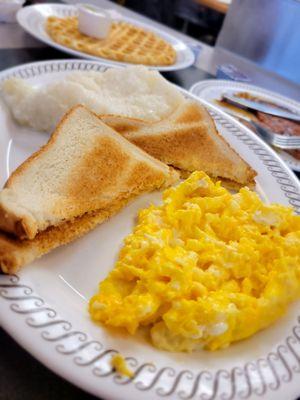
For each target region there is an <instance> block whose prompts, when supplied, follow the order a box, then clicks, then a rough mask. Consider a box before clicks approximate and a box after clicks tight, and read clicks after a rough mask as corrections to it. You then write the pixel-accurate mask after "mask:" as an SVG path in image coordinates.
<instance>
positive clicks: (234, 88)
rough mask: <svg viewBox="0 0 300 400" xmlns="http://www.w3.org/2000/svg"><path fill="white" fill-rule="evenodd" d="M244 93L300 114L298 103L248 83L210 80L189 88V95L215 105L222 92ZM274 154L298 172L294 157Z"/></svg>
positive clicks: (297, 164) (299, 166)
mask: <svg viewBox="0 0 300 400" xmlns="http://www.w3.org/2000/svg"><path fill="white" fill-rule="evenodd" d="M245 91H246V92H248V93H250V94H251V95H253V96H258V97H263V98H264V99H266V100H267V101H268V100H269V101H272V102H274V101H275V102H276V103H277V104H278V105H279V106H283V107H284V106H288V108H290V109H291V110H292V111H294V112H295V113H297V114H300V103H298V102H297V101H295V100H292V99H290V98H288V97H284V96H281V95H280V94H278V93H275V92H271V91H269V90H266V89H262V88H260V87H258V86H254V85H249V84H248V83H241V82H234V81H226V80H221V79H220V80H219V79H218V80H216V79H212V80H206V81H201V82H197V83H195V84H194V85H193V86H192V87H191V88H190V92H191V93H193V94H194V95H196V96H198V97H200V98H201V99H203V100H206V101H208V102H209V103H211V104H215V100H216V99H220V98H221V95H222V94H223V93H224V92H228V93H237V92H245ZM216 106H217V107H218V108H222V107H221V106H219V105H216ZM222 110H224V111H225V112H226V111H227V110H226V108H225V107H224V108H222ZM276 152H277V153H278V154H279V155H280V157H281V158H282V159H283V160H284V161H285V162H286V163H287V165H288V166H289V167H290V168H291V169H293V170H294V171H298V172H300V160H297V159H296V158H295V157H293V156H291V155H290V154H288V153H287V152H285V151H283V150H279V149H276Z"/></svg>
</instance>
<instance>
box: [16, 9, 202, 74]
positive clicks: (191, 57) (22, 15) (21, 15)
mask: <svg viewBox="0 0 300 400" xmlns="http://www.w3.org/2000/svg"><path fill="white" fill-rule="evenodd" d="M46 7H54V8H59V9H72V10H75V9H76V7H75V6H74V5H71V4H58V3H43V4H34V5H30V6H27V7H23V8H21V9H20V10H19V11H18V12H17V14H16V19H17V22H18V24H19V25H20V26H21V27H22V28H23V29H24V30H25V31H26V32H27V33H29V34H30V35H32V36H33V37H35V38H36V39H37V40H39V41H41V42H43V43H45V44H47V45H48V46H50V47H53V48H56V49H58V50H59V51H62V52H64V53H67V54H70V55H72V56H75V57H80V58H83V59H89V60H93V61H98V62H101V63H102V64H105V65H108V66H123V67H125V66H127V65H138V64H131V63H126V62H121V61H114V60H109V59H106V58H102V57H97V56H93V55H90V54H87V53H83V52H81V51H77V50H73V49H71V48H68V47H66V46H64V45H62V44H59V43H56V42H54V41H53V40H52V39H51V38H49V39H48V38H44V37H42V36H40V35H39V33H38V32H35V31H34V30H32V29H31V27H30V26H29V25H28V23H27V19H26V17H28V15H29V16H30V13H31V12H35V11H36V10H39V9H41V8H46ZM122 18H123V19H124V20H126V21H128V22H130V23H134V24H136V25H138V26H142V27H144V28H146V29H149V30H150V31H152V32H154V33H156V34H158V35H160V36H162V37H163V38H165V40H167V41H168V38H170V39H171V40H173V41H177V42H178V43H179V44H180V45H182V46H184V53H185V54H186V61H184V62H181V63H179V64H176V63H175V64H173V65H169V66H146V67H148V68H150V69H153V70H157V71H162V72H168V71H178V70H181V69H185V68H188V67H190V66H191V65H193V64H194V62H195V54H194V52H193V51H192V49H191V48H190V47H189V46H188V45H187V44H186V43H185V42H184V41H183V40H182V39H179V38H177V37H176V36H174V35H172V34H171V33H169V32H163V31H162V30H161V29H159V28H157V27H155V26H154V27H152V26H151V25H150V24H148V23H146V22H142V21H135V20H134V19H133V18H130V17H126V16H122Z"/></svg>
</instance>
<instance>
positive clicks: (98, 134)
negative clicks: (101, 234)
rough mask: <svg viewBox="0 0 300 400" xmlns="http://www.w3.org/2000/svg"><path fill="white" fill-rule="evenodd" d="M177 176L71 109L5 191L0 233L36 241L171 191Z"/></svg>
mask: <svg viewBox="0 0 300 400" xmlns="http://www.w3.org/2000/svg"><path fill="white" fill-rule="evenodd" d="M177 178H178V174H177V172H175V171H174V170H172V169H170V168H169V167H168V166H167V165H165V164H163V163H162V162H160V161H158V160H156V159H154V158H153V157H151V156H150V155H149V154H147V153H145V152H144V151H142V150H141V149H139V148H138V147H136V146H135V145H133V144H132V143H130V142H129V141H127V140H126V139H125V138H124V137H122V136H121V135H119V134H118V133H116V132H115V131H114V130H113V129H111V128H110V127H108V126H107V125H105V124H104V123H103V122H102V121H101V120H100V119H99V118H98V117H97V116H96V115H95V114H93V113H92V112H90V111H89V110H88V109H86V108H85V107H83V106H76V107H74V108H73V109H71V110H70V111H69V112H68V113H67V114H66V115H65V116H64V117H63V119H62V120H61V122H60V123H59V125H58V126H57V128H56V130H55V131H54V133H53V134H52V136H51V137H50V139H49V141H48V143H47V144H46V145H45V146H43V147H42V148H41V149H40V150H38V151H37V152H36V153H35V154H33V155H32V156H31V157H29V159H28V160H26V161H25V162H24V163H23V164H22V165H20V166H19V167H18V168H17V169H16V171H15V172H14V173H13V174H12V175H11V176H10V178H9V179H8V181H7V183H6V185H5V188H4V189H3V190H2V191H1V192H0V229H2V230H4V231H6V232H10V233H13V234H15V235H17V236H18V237H19V238H20V239H33V238H34V237H35V236H36V235H37V233H38V232H40V231H44V230H45V229H47V228H48V227H50V226H56V225H59V224H61V223H63V222H65V221H72V220H73V219H74V218H76V217H78V216H81V215H83V214H85V213H89V212H93V211H97V210H100V209H106V208H107V207H109V206H110V205H111V204H113V203H118V202H120V201H122V200H124V199H127V198H130V197H133V196H135V195H138V194H140V193H143V192H148V191H151V190H154V189H158V188H161V187H164V186H168V185H169V184H171V183H173V182H174V181H175V180H176V179H177Z"/></svg>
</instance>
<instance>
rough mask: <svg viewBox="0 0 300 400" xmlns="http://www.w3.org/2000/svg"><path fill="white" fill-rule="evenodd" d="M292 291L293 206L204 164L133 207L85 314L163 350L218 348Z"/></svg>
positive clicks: (278, 308)
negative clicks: (141, 335)
mask: <svg viewBox="0 0 300 400" xmlns="http://www.w3.org/2000/svg"><path fill="white" fill-rule="evenodd" d="M298 297H300V216H296V215H294V214H293V211H292V209H291V208H288V207H284V206H281V205H277V204H273V205H266V204H264V203H263V202H262V201H261V200H260V199H259V197H258V196H257V194H256V193H254V192H252V191H250V190H249V189H248V188H242V189H241V190H240V191H239V193H236V194H231V193H230V192H228V191H227V190H226V189H225V188H223V187H222V186H221V184H220V183H219V182H218V183H216V184H214V183H213V182H212V181H211V180H210V179H209V177H208V176H207V175H206V174H205V173H203V172H195V173H193V174H192V175H191V176H190V177H189V178H188V179H187V180H186V181H185V182H183V183H181V184H180V185H179V186H177V187H175V188H171V189H168V190H166V191H165V192H164V195H163V204H162V205H160V206H154V205H151V206H150V207H149V208H148V209H145V210H142V211H140V213H139V219H138V224H137V226H136V227H135V229H134V232H133V233H132V234H130V235H129V236H128V237H127V238H126V239H125V245H124V247H123V248H122V250H121V252H120V254H119V259H118V261H117V264H116V266H115V268H114V269H113V270H112V271H111V272H110V274H109V276H108V277H107V278H106V279H105V280H104V281H103V282H102V283H100V287H99V293H98V294H96V295H95V296H94V297H93V298H92V299H91V301H90V314H91V316H92V318H93V319H94V320H95V321H101V322H102V323H104V324H105V325H108V326H112V327H118V328H125V329H126V330H127V331H128V332H129V333H130V334H134V333H135V332H136V330H137V329H138V328H139V327H140V326H146V327H148V329H149V332H150V337H151V340H152V343H153V344H154V345H155V346H157V347H158V348H161V349H165V350H169V351H193V350H196V349H200V348H204V349H208V350H216V349H220V348H225V347H227V346H228V345H229V344H230V343H232V342H235V341H238V340H241V339H245V338H247V337H249V336H251V335H253V334H254V333H255V332H257V331H259V330H261V329H264V328H266V327H267V326H268V325H270V324H271V323H273V322H274V321H275V320H276V319H278V318H279V317H280V316H281V315H282V314H283V313H284V312H285V310H286V307H287V305H288V303H290V302H291V301H293V300H294V299H296V298H298Z"/></svg>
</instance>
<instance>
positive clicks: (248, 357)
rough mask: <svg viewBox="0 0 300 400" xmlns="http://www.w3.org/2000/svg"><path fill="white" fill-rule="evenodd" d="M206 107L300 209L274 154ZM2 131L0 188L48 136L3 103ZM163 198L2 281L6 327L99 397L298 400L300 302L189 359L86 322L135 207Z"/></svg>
mask: <svg viewBox="0 0 300 400" xmlns="http://www.w3.org/2000/svg"><path fill="white" fill-rule="evenodd" d="M105 68H106V67H104V66H102V65H101V64H99V63H97V62H92V61H80V60H62V61H47V62H40V63H34V64H27V65H22V66H19V67H16V68H12V69H9V70H6V71H3V72H2V73H0V82H1V81H2V80H4V79H6V78H8V77H11V76H17V77H23V78H25V79H28V80H29V81H30V82H33V83H35V84H37V85H42V84H45V83H47V82H52V81H57V80H59V79H63V78H64V76H65V75H66V74H67V73H69V71H72V70H83V71H84V70H89V69H92V70H96V71H103V70H105ZM183 92H184V93H185V95H186V96H187V97H192V95H190V94H189V93H188V92H186V91H183ZM195 99H196V98H195ZM197 101H199V100H197ZM206 106H207V108H208V109H209V111H210V112H211V114H212V116H213V117H214V119H215V121H216V123H217V126H218V128H219V130H220V132H221V134H222V135H223V136H224V137H225V138H226V139H227V140H228V141H229V142H230V144H231V145H232V146H233V147H234V148H235V149H236V151H237V152H238V153H240V155H241V156H243V157H244V158H245V159H246V160H247V162H248V163H249V164H251V166H253V167H254V168H255V169H256V170H257V172H258V177H257V190H258V192H259V193H260V195H261V196H262V197H263V198H264V199H265V200H266V201H276V202H279V203H282V204H285V205H293V206H294V207H295V208H296V209H297V210H298V211H300V188H299V182H298V180H297V179H296V177H295V176H294V174H293V173H292V172H291V171H290V169H289V168H288V167H287V166H286V165H285V164H284V163H283V162H282V160H281V159H280V158H279V157H278V156H277V155H276V153H274V152H273V151H272V150H271V149H270V148H269V147H268V146H267V145H266V144H265V143H264V142H263V141H261V140H260V139H259V138H258V137H257V136H256V135H255V134H254V133H252V132H251V131H250V130H248V129H247V128H245V127H244V126H243V125H241V124H239V123H238V122H236V121H235V120H234V119H233V118H231V117H229V116H227V115H226V114H225V113H223V112H222V111H220V110H218V109H217V108H215V107H213V106H210V105H208V104H206ZM0 125H1V133H0V153H1V154H0V185H2V184H4V182H5V180H6V179H7V177H8V175H9V174H10V173H11V171H12V170H13V169H14V168H16V167H17V165H18V164H20V162H22V161H23V160H24V159H25V158H26V157H28V156H29V155H30V154H31V153H32V152H33V151H35V150H36V149H37V148H38V147H39V146H41V145H42V144H43V143H45V141H46V140H47V138H48V136H47V135H46V134H44V133H38V132H33V131H31V130H29V129H26V128H21V127H19V126H18V125H16V124H15V123H14V122H13V121H12V119H11V116H10V114H9V113H8V110H7V109H6V107H5V106H4V104H3V103H1V104H0ZM160 199H161V194H160V193H154V194H149V195H144V196H141V197H140V198H138V199H137V200H135V201H133V202H132V203H131V204H130V205H129V206H127V207H126V208H125V209H123V211H121V212H120V213H119V214H118V215H116V216H115V217H113V218H111V219H110V220H109V221H108V222H106V223H104V224H103V225H100V226H99V227H98V228H96V229H95V230H94V231H93V232H90V233H89V234H87V235H86V236H84V237H83V238H81V239H79V240H77V241H75V242H74V243H72V244H70V245H68V246H64V247H62V248H59V249H57V250H55V251H52V252H51V253H50V254H48V255H47V256H45V257H43V258H41V259H40V260H38V261H36V262H34V263H33V264H31V265H29V266H27V267H25V268H24V269H23V270H21V271H20V273H19V275H18V276H13V277H11V276H4V275H0V320H1V324H2V326H3V328H4V329H5V330H6V331H7V332H8V333H9V334H10V335H11V336H12V337H14V338H15V340H16V341H17V342H19V343H20V344H21V345H22V346H23V347H24V348H25V349H26V350H28V351H29V352H30V353H31V354H32V355H34V356H35V357H36V358H37V359H38V360H40V361H41V362H42V363H43V364H45V365H46V366H47V367H49V368H50V369H52V370H53V371H55V372H56V373H57V374H59V375H61V376H63V377H64V378H66V379H68V380H69V381H70V382H72V383H73V384H75V385H77V386H80V387H81V388H82V389H84V390H86V391H88V392H90V393H92V394H94V395H96V396H99V397H101V398H102V399H120V400H140V399H143V400H144V399H149V400H150V399H151V400H158V399H163V398H166V399H181V400H187V399H196V398H197V399H199V398H200V399H202V400H209V399H219V400H225V399H234V400H235V399H239V400H241V399H250V398H251V399H254V398H259V397H261V396H264V399H270V400H271V399H272V400H273V399H282V398H285V399H286V400H294V399H295V398H296V397H297V395H299V394H300V383H299V375H298V373H299V372H300V316H299V302H297V303H295V304H293V305H291V307H289V310H288V313H287V314H286V315H285V316H284V317H283V318H282V319H281V320H280V321H279V322H277V323H275V324H274V325H272V326H271V327H270V328H268V329H266V330H264V331H263V332H260V333H258V334H256V335H255V336H253V337H252V338H250V339H248V340H245V341H242V342H240V343H237V344H235V345H233V346H231V347H230V348H228V349H226V350H222V351H216V352H205V351H199V352H197V353H193V354H183V353H168V352H164V351H159V350H157V349H155V348H154V347H152V346H151V345H150V344H149V343H148V342H146V341H145V340H143V339H142V338H135V337H125V336H122V335H120V334H112V333H108V331H107V330H106V329H104V328H103V327H102V326H100V325H96V324H95V323H93V322H92V321H91V320H90V318H89V315H88V312H87V305H88V300H89V299H90V297H91V296H92V295H93V294H94V293H95V292H96V290H97V284H98V282H99V281H100V280H102V279H103V278H104V277H105V276H106V275H107V273H108V271H109V270H111V269H112V268H113V265H114V262H115V259H116V256H117V253H118V251H119V249H120V247H121V245H122V240H123V239H124V237H125V236H126V235H127V234H128V233H129V232H130V231H131V229H132V226H133V224H134V220H135V216H136V214H137V210H138V209H140V208H141V207H146V206H148V205H149V204H150V202H151V201H159V200H160ZM115 352H121V353H122V354H123V355H124V356H125V357H126V358H127V360H128V363H129V365H130V367H131V368H132V369H133V370H134V371H135V372H136V374H135V378H134V379H129V378H124V377H119V376H118V375H116V374H115V373H114V371H112V369H111V367H110V364H109V358H110V357H111V355H112V354H114V353H115Z"/></svg>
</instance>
